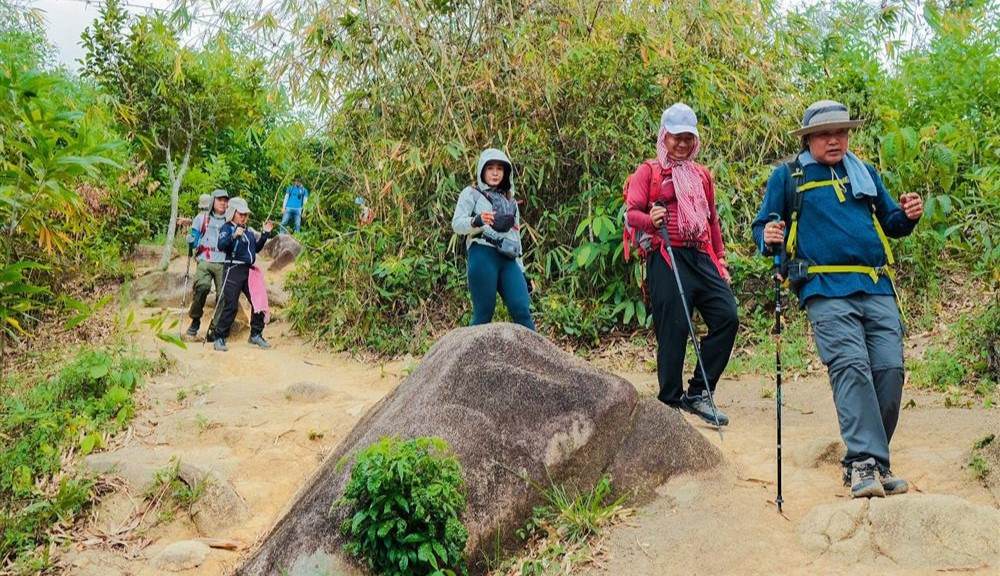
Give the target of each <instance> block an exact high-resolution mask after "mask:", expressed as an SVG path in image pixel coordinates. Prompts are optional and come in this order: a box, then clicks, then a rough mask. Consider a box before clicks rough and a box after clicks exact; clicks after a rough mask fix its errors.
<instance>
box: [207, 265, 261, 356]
mask: <svg viewBox="0 0 1000 576" xmlns="http://www.w3.org/2000/svg"><path fill="white" fill-rule="evenodd" d="M249 276H250V265H249V264H227V265H226V273H225V275H224V278H225V281H224V283H223V285H222V313H221V314H220V315H219V320H218V322H217V323H216V325H215V337H216V338H228V337H229V330H231V329H232V327H233V320H235V319H236V312H237V311H238V310H239V303H240V294H243V295H245V296H246V297H247V304H248V305H249V306H250V312H251V313H250V336H256V335H258V334H260V333H262V332H263V331H264V313H263V312H257V311H255V310H254V309H253V303H252V302H250V286H249V284H247V278H248V277H249Z"/></svg>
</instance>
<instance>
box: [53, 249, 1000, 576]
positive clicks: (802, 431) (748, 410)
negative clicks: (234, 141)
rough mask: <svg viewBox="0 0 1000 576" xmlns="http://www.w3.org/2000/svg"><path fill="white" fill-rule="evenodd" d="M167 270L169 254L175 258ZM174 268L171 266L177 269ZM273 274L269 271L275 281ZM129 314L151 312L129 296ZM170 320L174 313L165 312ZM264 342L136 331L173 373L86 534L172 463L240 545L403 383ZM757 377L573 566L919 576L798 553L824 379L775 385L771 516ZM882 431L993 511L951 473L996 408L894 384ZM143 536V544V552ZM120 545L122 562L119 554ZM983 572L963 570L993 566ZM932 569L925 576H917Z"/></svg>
mask: <svg viewBox="0 0 1000 576" xmlns="http://www.w3.org/2000/svg"><path fill="white" fill-rule="evenodd" d="M174 266H175V268H180V266H182V263H180V262H179V261H178V262H175V264H174ZM181 269H182V268H181ZM283 280H284V275H282V274H279V275H276V276H274V277H273V278H271V281H272V282H275V283H276V284H278V285H279V289H280V284H281V283H282V282H283ZM136 306H137V313H138V315H139V316H140V317H143V316H149V315H151V314H153V313H155V312H157V310H159V308H156V307H152V308H145V307H143V305H142V304H141V303H139V304H137V305H136ZM174 313H175V314H176V315H178V316H180V315H181V311H180V310H179V309H175V311H174ZM266 335H267V336H268V338H269V339H270V341H271V343H272V344H273V345H274V348H273V349H272V350H268V351H258V350H256V349H253V348H251V347H250V346H249V345H248V344H247V343H246V340H245V339H246V336H245V334H244V335H243V336H242V337H240V338H235V339H233V340H232V341H231V345H230V351H229V352H227V353H217V352H214V351H213V350H212V349H211V346H210V345H208V344H201V343H192V344H190V345H189V346H188V348H187V349H186V350H181V349H178V348H174V347H170V346H165V345H163V343H162V342H159V341H158V340H156V339H155V338H153V337H152V336H151V335H148V334H144V335H141V336H140V342H139V343H140V345H141V346H142V347H143V348H146V349H147V350H150V351H152V350H159V349H165V350H166V353H167V354H168V355H169V356H170V357H171V358H173V359H174V361H175V366H174V368H172V369H171V370H169V371H168V372H167V373H166V374H162V375H159V376H156V377H154V378H153V379H152V380H151V381H150V382H148V383H147V385H146V386H145V388H144V391H143V392H142V395H143V399H144V401H145V404H146V407H145V408H144V409H143V410H142V411H141V413H140V415H139V416H138V417H137V418H136V421H135V423H134V425H133V433H132V434H131V435H130V436H128V437H127V438H126V439H125V440H124V442H122V443H121V445H120V446H118V447H117V448H116V449H115V450H113V451H111V452H110V453H106V454H105V455H103V457H106V458H110V459H112V460H116V461H117V462H118V463H119V468H122V469H123V470H121V473H122V475H123V476H125V477H126V478H128V479H129V481H130V483H131V484H133V486H132V488H131V495H129V494H128V493H119V494H116V495H113V496H111V497H109V498H108V499H107V500H106V501H105V502H104V503H103V504H102V505H101V506H100V507H99V508H98V510H97V513H96V521H95V522H94V528H95V529H96V530H103V531H104V532H105V533H106V532H108V531H113V530H115V529H116V528H117V527H120V526H122V525H123V524H125V523H126V522H128V521H129V519H130V518H134V516H135V512H136V510H137V509H139V508H140V507H141V506H142V498H141V495H140V494H139V488H137V487H136V486H134V484H136V483H140V482H141V481H142V480H143V479H148V477H149V476H150V475H151V474H152V472H153V471H155V470H157V469H162V468H163V467H164V466H167V465H168V464H169V462H170V461H171V459H172V458H177V459H180V460H181V461H182V462H184V463H185V464H191V465H194V466H197V467H199V468H201V469H203V470H206V471H212V472H214V473H216V474H218V475H219V476H220V477H222V478H225V479H226V480H227V481H228V482H230V483H231V485H232V486H233V488H235V490H236V492H237V493H238V494H239V496H240V497H242V498H243V499H244V500H245V502H246V503H247V505H248V508H249V517H248V519H247V520H246V521H244V522H241V523H240V524H239V525H238V526H235V527H233V528H231V529H228V530H227V531H226V532H225V533H224V534H213V536H224V537H226V538H231V539H236V540H239V541H241V542H243V543H244V544H247V545H250V544H252V543H253V542H254V541H255V540H256V539H257V538H259V537H260V536H261V535H262V534H264V533H265V532H266V530H267V529H268V527H269V526H270V525H271V524H272V523H273V522H274V521H275V520H277V518H278V517H279V515H280V514H281V512H282V510H283V509H284V508H285V507H286V506H287V505H288V504H289V503H290V502H291V500H292V498H293V496H294V495H295V493H296V491H297V490H298V489H299V488H300V487H301V486H302V485H303V484H304V483H305V481H306V480H307V478H308V477H309V476H310V474H311V473H312V472H313V471H314V470H315V469H316V468H317V467H318V465H319V464H320V462H321V461H322V459H323V457H324V456H325V455H326V454H328V453H329V452H330V451H331V450H332V449H333V448H334V447H335V446H336V445H337V443H338V442H339V441H340V440H341V439H342V438H344V436H345V435H346V434H347V433H348V432H349V431H350V430H351V428H352V427H353V425H354V424H355V423H356V422H357V420H358V419H359V418H360V417H361V416H362V414H364V412H365V411H366V410H368V409H369V408H370V407H371V406H373V405H374V404H375V403H376V402H377V401H378V400H379V399H380V398H382V397H383V396H384V395H385V394H387V393H388V392H389V391H391V390H392V389H393V388H394V387H395V386H396V385H397V384H398V383H399V382H400V381H401V379H402V378H403V377H404V376H405V373H406V372H407V370H408V368H409V367H411V366H412V362H395V363H391V364H387V365H382V366H378V365H367V364H363V363H360V362H357V361H354V360H351V359H349V358H348V357H346V356H343V355H337V354H330V353H326V352H321V351H318V350H316V349H315V348H313V347H312V346H310V345H308V344H307V343H305V342H303V341H302V340H301V339H299V338H297V337H294V336H291V335H289V333H288V325H287V323H286V322H285V321H284V320H282V319H280V318H279V320H278V321H276V322H275V323H273V324H271V325H270V326H268V328H267V330H266ZM622 375H623V376H624V377H626V378H627V379H629V380H630V381H631V382H633V384H635V386H636V387H637V388H638V389H639V390H640V392H641V393H644V394H650V395H651V394H653V393H654V389H655V376H654V375H653V374H649V373H625V374H622ZM298 382H307V383H311V384H314V385H317V386H318V387H320V388H325V389H326V390H327V391H328V395H326V396H325V397H322V398H315V399H312V400H308V401H303V400H294V399H289V398H288V397H287V395H286V387H287V386H288V385H290V384H294V383H298ZM770 387H771V383H770V382H769V381H768V380H767V379H766V378H762V377H753V378H751V377H746V378H741V379H739V380H726V381H723V382H722V383H721V384H720V395H719V400H720V403H721V404H722V405H723V406H724V407H725V409H726V410H727V411H728V413H729V414H730V416H731V418H732V425H731V426H729V427H728V429H727V430H726V433H725V439H724V440H723V441H721V442H720V440H719V437H718V435H717V434H716V433H715V432H714V431H713V430H712V429H710V428H709V427H707V426H704V425H702V424H700V423H699V422H698V421H696V419H694V418H693V417H690V416H689V417H688V418H689V420H690V421H691V422H692V424H695V425H696V426H697V427H698V429H699V430H700V431H701V432H702V433H703V434H705V436H706V437H707V438H708V439H709V440H710V441H711V442H713V443H714V444H715V445H717V446H719V447H720V448H721V449H722V451H723V453H724V454H725V457H726V460H727V462H728V463H727V465H726V466H724V467H722V468H720V469H719V470H717V471H714V472H712V473H710V474H708V475H705V476H701V477H681V478H677V479H674V480H673V481H671V482H670V483H669V484H667V485H666V486H664V487H662V489H661V491H660V492H661V496H660V498H658V499H657V500H656V501H654V502H653V503H651V504H650V505H648V506H646V507H643V508H641V509H640V510H639V511H638V513H637V515H636V516H635V517H634V518H633V519H632V520H631V521H630V522H629V524H628V525H625V526H620V527H617V528H615V529H613V530H612V531H611V532H610V533H609V534H608V535H607V537H606V539H605V549H606V554H605V555H604V556H603V558H602V561H601V563H600V564H599V565H598V566H594V567H590V568H587V569H583V570H581V571H580V572H581V573H586V574H592V575H598V574H615V575H620V574H628V575H634V576H644V575H650V576H652V575H664V574H712V575H723V574H852V575H854V574H867V573H878V574H919V573H923V572H922V571H920V570H913V569H903V568H899V567H898V566H894V565H893V564H892V562H891V561H889V560H888V559H883V560H882V561H879V562H875V563H873V564H871V565H853V566H847V565H844V563H843V562H838V560H836V559H832V558H827V557H816V556H815V554H810V553H808V552H807V551H806V550H805V549H804V548H803V547H802V546H801V545H800V544H799V542H798V539H797V537H796V526H797V525H798V523H799V522H800V521H801V520H802V518H803V517H805V516H806V515H807V514H808V513H809V512H810V511H811V510H812V509H813V508H814V507H816V506H819V505H822V504H828V503H831V502H838V501H843V500H844V499H846V498H847V493H846V490H845V489H844V488H843V487H842V486H841V484H840V475H839V467H838V465H837V464H836V463H835V459H836V455H835V453H831V452H830V451H829V450H827V448H828V447H829V446H830V445H831V443H832V444H834V445H836V441H837V439H838V432H837V423H836V416H835V413H834V410H833V404H832V400H831V398H830V393H829V388H828V385H827V383H826V381H825V379H823V378H810V379H805V380H801V381H797V382H792V383H789V384H787V385H786V402H787V407H786V410H785V424H784V434H785V442H784V445H785V465H784V479H785V488H784V497H785V515H784V516H780V515H778V514H777V512H776V510H775V506H774V504H773V499H774V478H775V458H774V442H775V438H774V400H773V399H768V398H764V397H762V393H761V390H762V389H763V388H770ZM910 400H912V402H911V403H910V406H909V407H908V408H907V409H906V410H905V411H904V412H903V416H902V418H901V423H900V426H899V429H898V432H897V435H896V438H895V439H894V442H893V446H894V458H895V461H894V466H893V467H894V469H895V471H896V472H897V473H899V474H900V475H903V476H904V477H906V478H907V479H909V480H910V482H911V483H912V485H913V489H914V490H913V491H914V492H915V493H917V494H921V493H942V494H954V495H958V496H961V497H962V498H965V499H967V500H969V501H970V502H973V503H976V504H982V505H987V506H991V507H994V508H996V507H997V506H998V502H997V501H996V499H995V497H994V496H993V495H992V494H991V493H990V492H989V491H988V490H987V489H986V488H984V487H983V486H982V485H981V484H979V483H978V482H977V481H976V480H975V479H974V478H973V477H972V476H971V473H970V472H969V471H968V470H967V469H966V467H965V465H966V462H967V460H968V455H969V449H970V447H971V445H972V443H973V442H974V441H976V440H977V439H979V438H981V437H983V436H984V435H986V434H988V433H998V432H1000V418H998V416H1000V413H998V411H997V410H984V409H981V408H977V409H954V408H952V409H949V408H945V407H944V405H943V401H942V399H941V398H940V397H939V396H938V395H936V394H933V393H926V392H919V391H914V390H911V389H908V390H907V392H906V397H905V400H904V401H910ZM201 535H203V534H199V531H198V529H197V527H196V526H195V525H194V523H193V522H192V521H191V519H190V517H189V516H188V515H187V514H185V513H180V514H178V515H177V516H176V517H175V518H174V519H172V520H169V521H164V522H161V523H160V524H158V525H156V526H155V527H152V528H149V529H147V530H146V531H145V532H143V533H142V539H144V540H145V542H143V541H142V540H133V541H132V542H131V544H129V545H128V546H127V547H126V548H125V552H124V553H123V552H122V550H120V549H119V550H117V551H115V550H110V549H109V548H108V547H106V546H104V547H102V546H101V545H90V546H78V547H77V550H75V551H74V552H72V553H71V554H70V556H69V560H70V562H71V563H72V565H73V568H72V569H71V570H70V572H71V573H73V574H78V575H82V576H97V575H100V576H117V575H138V576H145V575H152V574H161V573H165V572H161V571H159V570H158V569H156V568H154V567H153V566H152V562H151V559H152V558H154V557H155V556H156V555H157V554H158V553H159V552H160V551H161V550H162V549H163V548H164V547H166V546H168V545H169V544H171V543H173V542H176V541H180V540H187V539H192V538H197V537H199V536H201ZM144 544H145V545H144ZM129 554H131V555H132V557H128V556H129ZM240 555H241V553H240V552H231V551H224V550H212V551H211V553H210V554H209V555H208V557H207V560H206V561H205V562H204V563H203V564H202V565H201V566H199V567H197V568H194V569H191V570H187V571H185V572H183V573H184V574H190V575H192V576H202V575H206V576H207V575H216V574H225V573H228V572H229V571H230V570H231V569H232V568H233V567H234V566H235V565H236V563H237V562H238V560H239V558H240ZM991 570H1000V569H997V568H995V567H983V568H981V569H979V570H974V571H973V573H975V572H978V573H983V574H986V573H991V574H997V573H1000V571H991ZM928 573H932V572H928Z"/></svg>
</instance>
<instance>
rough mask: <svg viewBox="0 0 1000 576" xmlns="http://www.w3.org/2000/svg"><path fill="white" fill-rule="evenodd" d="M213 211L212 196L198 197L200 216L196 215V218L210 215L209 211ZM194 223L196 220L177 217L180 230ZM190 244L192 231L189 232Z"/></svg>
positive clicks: (203, 195)
mask: <svg viewBox="0 0 1000 576" xmlns="http://www.w3.org/2000/svg"><path fill="white" fill-rule="evenodd" d="M211 209H212V195H211V194H202V195H200V196H198V214H196V215H195V218H197V217H198V216H200V215H202V214H208V211H209V210H211ZM192 221H194V218H188V217H187V216H178V217H177V226H178V227H179V228H182V227H187V226H190V225H191V222H192ZM190 243H191V236H190V231H189V232H188V244H190Z"/></svg>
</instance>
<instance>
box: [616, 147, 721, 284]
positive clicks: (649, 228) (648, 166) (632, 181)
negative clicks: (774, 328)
mask: <svg viewBox="0 0 1000 576" xmlns="http://www.w3.org/2000/svg"><path fill="white" fill-rule="evenodd" d="M697 166H698V169H699V171H700V172H701V175H702V182H703V183H704V185H705V186H704V187H705V198H706V199H707V200H708V211H709V215H708V227H707V229H706V230H705V232H704V233H703V234H702V236H701V238H699V239H698V240H697V242H696V243H694V244H692V243H690V242H688V241H684V240H681V237H680V233H679V232H678V229H677V195H676V193H675V192H674V183H673V179H672V178H671V177H670V172H671V170H670V169H663V168H661V167H660V166H659V164H657V163H656V162H655V161H647V162H643V163H642V164H640V165H639V167H638V168H636V170H635V172H634V173H633V174H632V176H631V177H630V178H629V184H628V191H627V193H626V197H625V203H626V206H627V212H626V216H625V217H626V218H627V219H628V224H629V226H632V227H633V228H635V229H636V230H641V231H643V232H645V233H647V234H649V235H651V236H652V248H654V249H655V248H658V249H659V250H660V254H661V255H662V256H663V259H664V260H665V261H666V262H667V264H668V265H669V264H670V258H668V257H667V251H666V248H665V247H664V246H663V240H662V239H661V238H660V234H659V232H658V231H657V229H656V227H655V226H653V219H652V218H650V217H649V210H650V209H651V208H652V207H653V204H654V203H656V202H657V201H664V202H665V203H666V205H667V217H666V221H667V232H668V233H669V234H670V245H671V246H672V247H674V248H690V247H694V248H697V249H698V250H701V251H702V252H704V253H706V254H708V255H709V256H710V257H711V258H712V262H714V263H715V266H716V268H717V269H718V270H719V274H720V275H721V276H722V277H723V278H725V279H728V278H729V272H728V271H727V270H726V269H725V267H724V266H723V265H722V263H721V262H720V260H722V259H724V258H725V257H726V245H725V243H724V242H723V241H722V228H721V226H720V225H719V213H718V211H717V209H716V206H715V183H714V182H713V180H712V174H711V172H709V171H708V168H705V167H704V166H702V165H700V164H697ZM654 178H657V179H659V181H660V185H659V186H656V185H655V184H652V182H653V179H654ZM651 184H652V185H651Z"/></svg>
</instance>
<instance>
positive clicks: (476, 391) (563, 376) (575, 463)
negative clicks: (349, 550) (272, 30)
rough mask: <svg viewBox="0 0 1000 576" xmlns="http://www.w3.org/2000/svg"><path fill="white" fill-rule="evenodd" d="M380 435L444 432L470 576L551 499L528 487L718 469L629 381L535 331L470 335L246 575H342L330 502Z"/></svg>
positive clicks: (332, 466)
mask: <svg viewBox="0 0 1000 576" xmlns="http://www.w3.org/2000/svg"><path fill="white" fill-rule="evenodd" d="M383 436H398V437H400V438H411V437H415V436H439V437H442V438H444V439H445V440H446V441H447V442H448V443H449V444H450V445H451V447H452V448H453V449H454V451H455V454H456V456H457V457H458V459H459V460H460V461H461V464H462V470H463V474H464V477H465V482H466V488H467V494H468V508H467V509H466V512H465V514H464V517H463V521H464V522H465V525H466V526H467V527H468V529H469V542H468V546H467V548H466V552H467V557H468V558H469V560H470V563H471V564H472V569H473V571H474V572H481V571H482V569H483V566H482V564H483V560H484V557H485V555H486V554H487V553H488V552H489V551H491V550H493V547H494V546H495V545H496V543H497V542H498V541H499V542H500V544H501V546H503V547H505V548H508V549H509V547H511V546H512V545H514V544H515V543H516V539H515V537H514V530H516V529H517V528H520V527H522V526H523V525H524V523H525V521H526V520H527V519H528V517H529V516H530V514H531V511H532V507H533V506H536V505H538V504H539V503H540V502H541V496H540V495H539V493H538V492H537V490H536V489H535V488H533V487H532V483H534V485H535V486H537V485H542V486H545V485H548V483H549V481H550V479H551V481H552V482H554V483H557V484H561V485H566V486H575V487H580V488H588V489H589V488H590V487H591V486H593V484H594V483H595V482H596V481H597V480H598V479H599V478H600V477H601V475H603V474H605V473H607V472H610V473H612V474H613V481H614V484H615V487H616V489H617V490H618V491H619V492H620V493H621V492H634V493H635V494H636V495H637V497H638V498H639V499H642V498H646V497H649V496H651V495H652V491H653V489H654V488H655V487H656V486H659V485H660V484H662V483H664V482H665V481H666V480H667V479H669V478H670V477H671V476H673V475H675V474H678V473H682V472H691V471H697V470H703V469H707V468H710V467H712V466H715V465H716V464H718V463H719V462H720V461H721V455H720V453H719V451H718V450H717V449H715V448H714V447H713V446H712V445H711V444H710V443H709V442H708V441H706V440H705V439H704V438H703V437H702V436H701V434H699V433H698V432H697V431H696V430H695V429H694V428H692V427H691V426H690V425H688V424H687V422H686V421H685V420H684V419H683V417H682V416H681V415H680V414H679V413H678V412H677V411H676V410H672V409H670V408H667V407H665V406H662V405H660V404H659V403H658V402H657V401H655V400H653V399H646V400H640V399H639V397H638V395H637V393H636V391H635V389H634V388H633V387H632V385H631V384H629V383H628V382H626V381H625V380H623V379H621V378H618V377H616V376H614V375H612V374H609V373H607V372H604V371H602V370H599V369H597V368H594V367H592V366H590V365H589V364H587V363H586V362H584V361H583V360H581V359H579V358H577V357H575V356H573V355H571V354H567V353H566V352H564V351H562V350H560V349H559V348H557V347H556V346H555V345H553V344H552V343H551V342H549V341H548V340H546V339H545V338H543V337H541V336H539V335H538V334H536V333H534V332H530V331H528V330H526V329H524V328H521V327H520V326H514V325H512V324H493V325H487V326H477V327H471V328H460V329H457V330H454V331H452V332H450V333H449V334H447V335H446V336H445V337H444V338H442V339H441V340H440V341H438V342H437V343H436V344H435V345H434V347H433V348H432V349H431V350H430V352H428V353H427V355H426V356H425V358H424V359H423V362H421V364H420V366H419V367H418V368H417V370H416V371H414V372H413V373H412V374H411V375H410V376H409V377H408V378H407V379H406V380H405V381H403V382H402V383H401V384H400V385H399V387H398V388H397V389H396V390H395V391H394V392H392V393H391V394H390V395H388V396H387V397H386V398H384V399H383V400H382V401H381V402H380V403H379V404H378V405H376V406H375V407H374V408H373V409H372V410H371V411H369V413H368V414H366V415H365V416H364V417H363V418H362V420H361V421H360V422H359V423H358V424H357V426H356V427H355V428H354V430H353V431H352V432H351V434H350V435H349V436H348V437H347V438H346V439H345V440H344V442H343V443H342V444H341V445H340V447H339V448H338V449H337V450H336V452H334V453H333V454H332V455H331V456H329V458H328V459H327V460H326V462H325V463H324V464H323V466H322V467H321V469H320V470H319V471H318V472H317V473H316V474H315V475H314V476H313V477H312V478H311V479H310V480H309V481H308V484H307V485H306V486H305V487H304V488H303V489H302V490H301V491H300V492H299V494H298V496H297V497H296V500H295V502H294V503H293V504H292V506H291V508H290V509H289V510H288V511H287V512H286V513H285V515H284V517H283V518H281V520H280V521H279V522H278V523H277V525H276V526H275V527H274V528H273V529H272V530H271V532H270V533H269V534H268V535H267V536H266V537H265V539H264V540H262V543H261V545H260V547H259V548H258V549H257V550H255V551H254V552H253V553H252V555H251V556H250V557H249V558H248V559H247V561H246V562H245V563H244V565H243V566H242V567H241V568H239V569H238V570H237V574H241V575H261V576H263V575H270V574H279V573H282V572H283V571H286V572H287V573H289V574H292V575H297V574H299V573H303V574H304V573H306V572H308V571H309V570H315V569H316V563H317V562H321V563H322V562H326V563H327V568H325V569H329V570H330V571H334V573H337V572H335V570H336V569H337V568H336V564H337V562H338V561H339V559H337V556H338V554H339V550H340V547H341V545H342V543H343V542H342V539H341V537H340V534H339V530H338V528H339V526H340V523H341V521H342V520H343V519H344V518H345V517H346V515H347V511H346V510H344V509H339V508H338V509H335V510H334V511H333V512H331V505H332V504H333V503H334V502H336V501H337V499H338V498H340V496H341V494H342V492H343V489H344V487H345V485H346V482H347V480H348V477H349V475H350V471H351V467H352V465H353V457H354V456H355V455H356V454H357V453H358V451H360V450H362V449H364V448H366V447H367V446H369V445H371V444H372V443H374V442H376V441H377V440H378V439H379V438H381V437H383ZM342 460H343V462H344V463H345V464H346V465H340V463H341V461H342Z"/></svg>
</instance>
